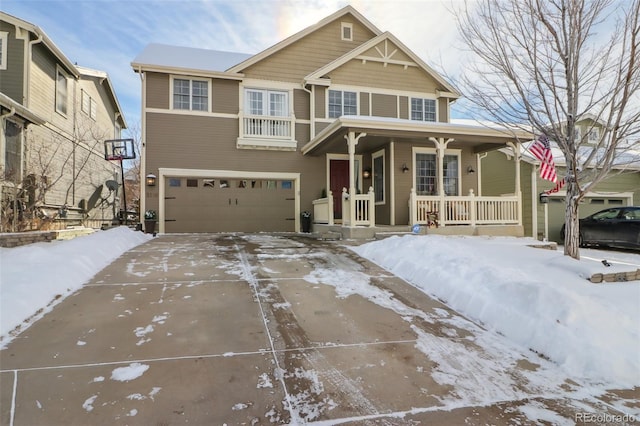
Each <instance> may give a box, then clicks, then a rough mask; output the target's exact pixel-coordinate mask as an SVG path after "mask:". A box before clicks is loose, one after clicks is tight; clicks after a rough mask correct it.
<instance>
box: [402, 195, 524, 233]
mask: <svg viewBox="0 0 640 426" xmlns="http://www.w3.org/2000/svg"><path fill="white" fill-rule="evenodd" d="M409 208H410V209H411V211H410V214H411V216H410V217H411V221H412V223H413V224H421V225H427V224H432V222H433V221H435V222H436V223H435V224H436V225H437V226H446V225H471V226H476V225H519V224H521V221H522V219H521V217H520V197H519V196H517V195H504V196H497V197H484V196H483V197H476V196H475V195H474V194H473V191H470V192H469V195H468V196H438V195H435V196H431V195H429V196H427V195H416V193H415V191H414V190H411V196H410V200H409Z"/></svg>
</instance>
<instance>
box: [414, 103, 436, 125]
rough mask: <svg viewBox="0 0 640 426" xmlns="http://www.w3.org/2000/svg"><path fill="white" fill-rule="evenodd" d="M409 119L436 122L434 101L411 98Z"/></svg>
mask: <svg viewBox="0 0 640 426" xmlns="http://www.w3.org/2000/svg"><path fill="white" fill-rule="evenodd" d="M411 119H412V120H418V121H436V100H435V99H420V98H411Z"/></svg>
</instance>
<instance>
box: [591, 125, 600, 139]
mask: <svg viewBox="0 0 640 426" xmlns="http://www.w3.org/2000/svg"><path fill="white" fill-rule="evenodd" d="M598 140H600V129H598V128H597V127H594V128H592V129H591V130H589V142H598Z"/></svg>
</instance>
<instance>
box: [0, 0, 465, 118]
mask: <svg viewBox="0 0 640 426" xmlns="http://www.w3.org/2000/svg"><path fill="white" fill-rule="evenodd" d="M456 1H457V0H453V1H452V0H354V1H351V2H348V1H342V0H199V1H193V0H186V1H183V0H153V1H151V0H126V1H121V0H2V10H3V12H6V13H9V14H11V15H14V16H16V17H18V18H20V19H23V20H25V21H28V22H30V23H32V24H35V25H37V26H38V27H40V28H41V29H42V30H43V31H44V32H45V33H46V34H47V35H48V36H49V38H51V39H52V40H53V41H54V43H55V44H56V45H57V46H58V47H59V48H60V49H61V50H62V52H63V53H64V54H65V55H66V56H67V57H68V58H69V59H70V60H71V61H72V62H74V63H77V64H78V65H81V66H85V67H89V68H94V69H98V70H102V71H106V72H107V73H108V74H109V76H110V78H111V81H112V82H113V84H114V86H115V90H116V94H117V96H118V99H119V101H120V104H121V106H122V108H123V110H124V114H125V117H126V119H127V123H128V124H129V126H130V127H133V126H135V125H136V124H137V123H139V121H140V80H139V77H138V75H137V74H135V73H134V72H133V70H132V68H131V66H130V64H131V62H132V61H133V59H134V58H135V57H136V56H137V55H138V53H140V52H141V51H142V49H143V48H144V47H145V46H146V45H147V44H148V43H164V44H174V45H183V46H190V47H200V48H210V49H215V50H225V51H232V52H242V53H249V54H255V53H258V52H260V51H262V50H264V49H266V48H267V47H269V46H272V45H273V44H275V43H277V42H279V41H280V40H282V39H284V38H286V37H287V36H290V35H291V34H294V33H296V32H298V31H300V30H302V29H304V28H305V27H307V26H309V25H312V24H314V23H316V22H318V21H319V20H321V19H323V18H324V17H326V16H328V15H330V14H332V13H333V12H335V11H337V10H338V9H340V8H341V7H344V6H346V5H347V4H351V5H352V6H353V7H355V8H356V9H357V10H358V11H359V12H360V13H362V14H363V15H364V16H365V17H366V18H367V19H369V20H370V21H371V22H372V23H373V24H374V25H376V26H377V27H378V28H379V29H381V30H382V31H390V32H391V33H393V34H394V35H395V36H396V37H398V38H399V39H400V40H401V41H402V42H403V43H405V44H406V45H407V46H408V47H409V48H410V49H412V50H413V51H414V52H415V53H416V54H418V55H419V56H420V57H421V58H422V59H423V60H425V61H426V62H427V63H428V64H429V65H431V66H432V67H434V68H435V69H437V70H439V69H441V67H446V68H447V69H454V70H455V69H456V68H457V67H458V63H459V61H458V59H459V58H457V54H456V51H458V49H456V48H454V46H453V44H454V43H456V37H457V36H456V34H457V30H456V27H455V22H454V18H453V15H452V14H451V13H449V12H448V10H447V9H448V8H450V7H451V5H452V3H456ZM434 34H437V36H436V37H434Z"/></svg>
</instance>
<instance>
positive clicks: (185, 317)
mask: <svg viewBox="0 0 640 426" xmlns="http://www.w3.org/2000/svg"><path fill="white" fill-rule="evenodd" d="M342 244H343V243H342ZM342 244H341V243H340V242H321V241H315V240H311V239H308V238H304V237H298V236H271V235H262V234H259V235H165V236H160V237H157V238H155V239H153V240H151V241H150V242H148V243H146V244H144V245H142V246H139V247H137V248H136V249H134V250H131V251H129V252H127V253H125V254H124V255H123V256H122V257H121V258H119V259H118V260H116V261H115V262H114V263H113V264H111V265H110V266H108V267H107V268H105V269H104V270H103V271H101V272H100V273H99V274H98V275H97V276H95V277H94V278H93V280H91V282H90V283H88V284H87V285H86V286H84V287H83V288H82V289H81V290H80V291H78V292H77V293H75V294H74V295H72V296H70V297H68V298H67V299H66V300H64V301H63V302H62V303H60V304H59V305H58V306H57V307H56V308H55V309H54V310H53V312H51V313H49V314H47V315H45V316H44V317H43V318H42V319H41V320H40V321H38V322H36V323H35V324H34V325H32V326H31V327H30V328H29V329H27V330H26V331H25V332H23V333H22V334H21V335H20V336H19V337H17V338H16V339H15V340H14V341H13V342H11V343H10V344H9V346H8V348H7V349H5V350H3V351H1V352H0V366H1V372H0V380H1V382H0V407H1V413H0V414H1V417H0V424H2V425H27V426H32V425H157V426H161V425H162V426H164V425H177V424H191V425H222V424H228V425H245V424H246V425H253V424H305V423H314V422H317V423H318V424H338V423H340V424H376V425H378V424H383V425H399V424H429V425H433V424H536V423H540V422H543V423H544V422H545V421H547V422H548V423H558V420H563V421H564V420H566V421H568V422H569V423H567V424H571V421H573V420H575V419H576V416H579V415H581V412H583V411H585V410H586V409H588V410H589V411H591V412H595V413H610V414H619V412H618V411H617V410H616V409H615V408H614V407H616V406H617V405H616V404H617V403H621V401H622V403H623V402H624V398H625V396H631V395H629V394H628V392H631V391H627V394H625V393H624V392H623V391H620V392H614V391H612V392H611V393H610V394H609V395H607V396H605V397H603V398H592V397H585V396H584V393H581V392H580V386H579V385H578V384H576V383H572V382H570V381H567V380H564V379H563V378H562V377H561V376H559V375H558V373H557V371H555V370H554V367H553V365H551V364H550V363H547V362H546V361H544V360H542V359H537V358H536V356H535V355H534V354H521V353H518V351H517V350H514V349H513V348H512V347H510V346H508V345H506V344H505V343H503V342H501V341H500V338H499V336H495V335H493V334H491V333H488V332H486V331H485V330H483V329H482V328H481V327H478V326H477V325H476V324H473V323H472V322H470V321H468V320H467V319H465V318H463V317H461V316H460V315H458V314H457V313H455V312H453V311H451V310H450V309H449V308H447V307H446V306H445V305H443V304H441V303H440V302H438V301H435V300H433V299H431V298H429V297H428V296H426V295H424V294H423V293H421V292H419V291H418V290H416V289H414V288H413V287H411V286H410V285H408V284H407V283H405V282H404V281H402V280H400V279H398V278H396V277H394V276H391V275H390V274H389V273H387V272H386V271H384V270H382V269H381V268H379V267H377V266H375V265H373V264H371V263H370V262H368V261H365V260H363V259H361V258H359V257H358V256H357V255H355V254H354V253H352V252H351V251H350V250H349V249H348V248H346V247H344V246H343V245H342ZM487 348H490V349H487ZM550 377H551V378H552V379H550ZM554 377H555V378H554ZM636 391H637V390H636ZM634 393H637V392H635V391H634ZM573 395H576V396H575V397H574V396H573ZM618 406H619V404H618ZM541 417H544V418H541Z"/></svg>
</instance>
